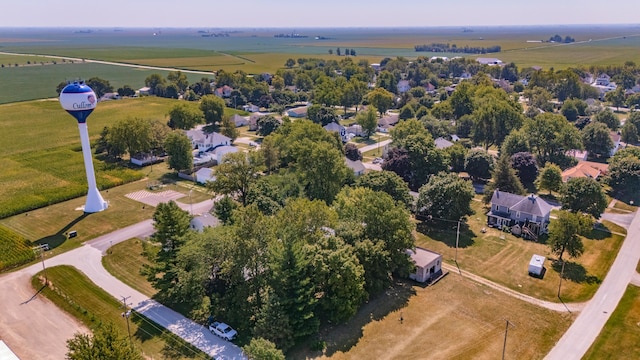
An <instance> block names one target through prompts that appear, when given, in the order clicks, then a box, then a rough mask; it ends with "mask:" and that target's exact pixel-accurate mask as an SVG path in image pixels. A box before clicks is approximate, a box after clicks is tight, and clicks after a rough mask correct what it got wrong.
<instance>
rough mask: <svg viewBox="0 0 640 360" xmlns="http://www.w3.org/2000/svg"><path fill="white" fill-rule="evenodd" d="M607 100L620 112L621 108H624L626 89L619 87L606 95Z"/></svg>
mask: <svg viewBox="0 0 640 360" xmlns="http://www.w3.org/2000/svg"><path fill="white" fill-rule="evenodd" d="M604 98H605V100H607V101H608V102H610V103H611V106H615V107H616V110H618V111H620V106H624V102H625V100H626V98H625V89H624V87H622V86H618V87H617V88H616V89H615V90H614V91H609V92H608V93H606V94H605V95H604Z"/></svg>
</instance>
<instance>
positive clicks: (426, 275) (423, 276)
mask: <svg viewBox="0 0 640 360" xmlns="http://www.w3.org/2000/svg"><path fill="white" fill-rule="evenodd" d="M406 252H407V255H409V256H410V257H411V260H412V261H413V262H414V263H415V265H416V271H415V272H414V273H412V274H409V279H412V280H415V281H417V282H420V283H425V282H431V281H432V280H434V279H437V278H438V277H440V276H441V275H442V255H440V254H438V253H436V252H433V251H429V250H427V249H423V248H421V247H416V249H415V250H411V249H409V250H407V251H406Z"/></svg>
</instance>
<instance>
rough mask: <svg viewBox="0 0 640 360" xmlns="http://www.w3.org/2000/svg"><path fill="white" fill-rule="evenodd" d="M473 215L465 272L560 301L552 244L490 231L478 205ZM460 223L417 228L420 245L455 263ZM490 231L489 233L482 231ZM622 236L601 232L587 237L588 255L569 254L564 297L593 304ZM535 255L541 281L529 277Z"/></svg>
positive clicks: (466, 229)
mask: <svg viewBox="0 0 640 360" xmlns="http://www.w3.org/2000/svg"><path fill="white" fill-rule="evenodd" d="M472 208H473V209H474V211H475V215H472V216H471V217H470V218H469V220H468V226H466V225H465V226H462V227H461V231H460V239H459V248H458V264H459V266H460V268H461V269H463V270H467V271H470V272H472V273H474V274H477V275H480V276H482V277H484V278H487V279H489V280H492V281H494V282H497V283H499V284H502V285H505V286H507V287H509V288H511V289H513V290H516V291H519V292H521V293H524V294H527V295H531V296H534V297H536V298H540V299H544V300H548V301H556V302H558V301H559V300H558V297H557V295H558V284H559V282H560V272H561V268H560V266H558V265H559V264H557V263H555V262H554V261H553V260H555V259H556V258H557V257H556V256H555V255H553V254H551V251H550V249H549V247H548V245H546V244H543V243H538V242H534V241H529V240H524V239H522V238H519V237H516V236H514V235H511V234H507V233H503V232H501V231H499V230H498V229H492V228H488V227H487V226H486V216H485V213H486V209H485V208H484V207H483V205H482V203H480V202H478V201H473V202H472ZM604 223H605V226H606V227H607V228H608V229H609V230H611V231H613V232H618V233H624V232H625V230H624V229H623V228H621V227H619V226H617V225H615V224H612V223H609V222H606V221H605V222H604ZM455 226H456V224H455V223H452V224H449V225H448V226H445V227H443V228H436V227H433V226H429V225H425V224H422V223H418V226H417V231H416V245H417V246H421V247H424V248H427V249H430V250H433V251H436V252H439V253H441V254H443V259H444V260H445V261H447V262H450V263H454V262H453V260H454V258H455V253H456V250H455V246H456V227H455ZM482 228H486V230H487V231H486V233H482V231H481V229H482ZM623 240H624V236H622V235H619V234H613V233H609V232H605V231H601V230H594V231H592V232H591V233H590V234H589V236H588V237H586V238H583V243H584V248H585V251H584V254H583V255H582V256H581V257H579V258H577V259H572V258H569V257H568V256H567V255H566V254H565V257H564V259H565V260H566V264H565V269H564V279H563V282H562V290H561V298H562V300H563V301H565V302H582V301H586V300H588V299H590V298H591V297H592V296H593V294H594V293H595V292H596V290H597V289H598V286H599V285H600V283H601V282H602V280H604V277H605V275H606V274H607V272H608V271H609V268H610V267H611V264H612V263H613V260H614V259H615V257H616V255H617V253H618V250H619V249H620V246H622V241H623ZM533 254H538V255H543V256H545V257H546V258H547V261H546V262H545V268H546V274H545V276H544V278H543V279H538V278H534V277H531V276H529V275H528V265H529V261H530V260H531V256H532V255H533Z"/></svg>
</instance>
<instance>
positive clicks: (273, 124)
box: [256, 115, 280, 136]
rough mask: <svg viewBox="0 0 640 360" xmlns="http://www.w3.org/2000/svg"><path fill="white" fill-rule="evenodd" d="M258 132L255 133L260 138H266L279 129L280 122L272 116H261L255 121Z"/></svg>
mask: <svg viewBox="0 0 640 360" xmlns="http://www.w3.org/2000/svg"><path fill="white" fill-rule="evenodd" d="M257 125H258V130H257V131H256V133H257V134H258V135H261V136H267V135H269V134H271V133H272V132H274V131H276V129H278V127H280V121H278V119H276V118H275V117H274V116H273V115H266V116H261V117H260V118H259V119H258V120H257Z"/></svg>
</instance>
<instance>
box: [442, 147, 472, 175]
mask: <svg viewBox="0 0 640 360" xmlns="http://www.w3.org/2000/svg"><path fill="white" fill-rule="evenodd" d="M445 152H446V154H447V157H448V158H449V165H450V166H451V171H453V172H462V171H464V160H465V158H466V157H467V153H468V150H467V148H465V147H464V146H462V144H461V143H460V142H456V143H455V144H453V146H449V147H448V148H446V149H445Z"/></svg>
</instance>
